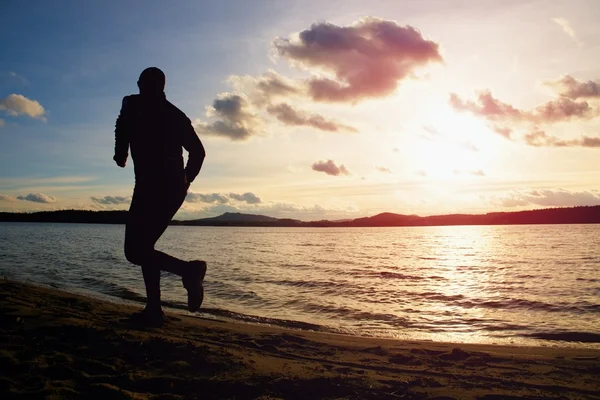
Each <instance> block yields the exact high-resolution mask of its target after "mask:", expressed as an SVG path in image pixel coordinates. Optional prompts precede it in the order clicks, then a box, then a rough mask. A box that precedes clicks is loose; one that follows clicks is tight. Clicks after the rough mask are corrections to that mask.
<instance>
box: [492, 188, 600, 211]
mask: <svg viewBox="0 0 600 400" xmlns="http://www.w3.org/2000/svg"><path fill="white" fill-rule="evenodd" d="M493 203H495V204H496V205H500V206H502V207H526V206H531V205H538V206H546V207H575V206H594V205H600V195H598V194H596V193H592V192H591V191H587V192H586V191H583V192H571V191H569V190H564V189H556V190H552V189H544V190H519V191H513V192H510V193H507V194H505V195H502V196H498V197H495V198H494V199H493Z"/></svg>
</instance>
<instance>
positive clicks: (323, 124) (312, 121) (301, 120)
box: [267, 103, 358, 132]
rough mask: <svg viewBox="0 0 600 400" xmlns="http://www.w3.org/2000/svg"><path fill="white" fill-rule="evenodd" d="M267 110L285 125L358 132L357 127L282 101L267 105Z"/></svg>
mask: <svg viewBox="0 0 600 400" xmlns="http://www.w3.org/2000/svg"><path fill="white" fill-rule="evenodd" d="M267 112H268V113H269V114H271V115H273V116H274V117H275V118H277V119H278V120H279V121H280V122H282V123H283V124H285V125H291V126H310V127H312V128H315V129H319V130H322V131H327V132H338V131H347V132H358V131H357V130H356V129H355V128H353V127H351V126H347V125H344V124H340V123H338V122H334V121H330V120H327V119H325V118H324V117H323V116H322V115H319V114H306V113H303V112H301V111H296V110H294V109H293V108H292V107H291V106H290V105H289V104H286V103H281V104H277V105H271V106H269V107H267Z"/></svg>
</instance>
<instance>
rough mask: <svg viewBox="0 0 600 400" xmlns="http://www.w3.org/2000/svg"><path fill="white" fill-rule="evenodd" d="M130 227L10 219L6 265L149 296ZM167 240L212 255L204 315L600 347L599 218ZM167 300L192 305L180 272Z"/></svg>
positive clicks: (116, 295)
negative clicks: (132, 258) (130, 250)
mask: <svg viewBox="0 0 600 400" xmlns="http://www.w3.org/2000/svg"><path fill="white" fill-rule="evenodd" d="M124 231H125V228H124V226H122V225H85V224H41V223H39V224H38V223H0V274H2V275H3V276H5V277H8V278H10V279H14V280H20V281H27V282H35V283H38V284H42V285H50V286H53V287H58V288H61V289H65V290H69V291H73V292H79V293H85V294H87V295H92V296H96V297H101V298H108V299H109V300H112V301H117V302H131V301H143V297H144V293H145V292H144V287H143V280H142V277H141V271H140V269H139V268H138V267H136V266H134V265H132V264H129V263H128V262H127V261H126V260H125V257H124V255H123V251H122V247H123V237H124ZM157 248H158V249H160V250H163V251H166V252H169V253H172V254H173V255H177V256H179V257H181V258H183V259H203V260H206V261H207V263H208V266H209V270H208V273H207V277H206V283H205V290H206V297H205V303H204V305H203V313H202V314H201V316H204V317H210V318H227V319H236V320H244V321H252V322H259V323H268V324H276V325H284V326H291V327H295V328H299V329H312V330H320V331H332V332H341V333H348V334H354V335H361V336H378V337H392V338H400V339H418V340H436V341H449V342H475V343H498V344H517V345H545V346H577V347H589V348H600V225H528V226H524V225H521V226H455V227H410V228H409V227H406V228H404V227H402V228H400V227H399V228H234V227H181V226H171V227H169V228H168V230H167V232H166V233H165V235H164V236H163V237H162V238H161V240H160V241H159V243H158V245H157ZM162 292H163V300H165V301H166V302H167V303H168V304H169V305H170V307H171V308H173V309H174V310H175V311H176V312H182V313H187V311H184V309H185V304H186V293H185V290H184V289H183V287H182V285H181V281H180V279H179V278H178V277H175V276H172V275H169V274H164V275H163V279H162Z"/></svg>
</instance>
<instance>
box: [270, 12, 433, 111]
mask: <svg viewBox="0 0 600 400" xmlns="http://www.w3.org/2000/svg"><path fill="white" fill-rule="evenodd" d="M273 45H274V48H275V51H276V52H277V53H278V54H279V55H280V56H281V57H284V58H287V59H288V60H290V61H292V62H293V63H295V64H298V65H300V66H303V67H305V68H306V69H317V70H324V71H326V72H328V73H331V74H332V75H333V76H335V79H332V78H326V77H312V78H310V79H309V80H308V92H309V94H310V96H311V97H312V98H313V100H317V101H325V102H356V101H359V100H362V99H365V98H374V97H383V96H386V95H389V94H391V93H393V92H394V90H396V88H397V86H398V83H399V81H401V80H403V79H406V78H407V77H408V76H410V74H411V73H412V72H413V71H414V70H415V69H416V68H418V67H420V66H425V65H427V64H429V63H432V62H441V61H442V56H441V55H440V53H439V49H438V44H437V43H435V42H433V41H430V40H426V39H424V38H423V36H422V35H421V33H420V32H419V31H418V30H417V29H415V28H413V27H411V26H401V25H398V24H397V23H396V22H393V21H386V20H382V19H378V18H364V19H361V20H359V21H358V22H356V23H355V24H353V25H351V26H338V25H334V24H332V23H328V22H321V23H317V24H313V25H312V26H311V27H310V29H307V30H305V31H302V32H300V34H299V35H298V37H297V38H288V39H286V38H277V39H276V40H275V41H274V43H273Z"/></svg>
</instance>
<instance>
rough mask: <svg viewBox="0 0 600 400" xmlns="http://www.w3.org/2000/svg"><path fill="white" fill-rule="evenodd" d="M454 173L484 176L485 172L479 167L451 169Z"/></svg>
mask: <svg viewBox="0 0 600 400" xmlns="http://www.w3.org/2000/svg"><path fill="white" fill-rule="evenodd" d="M452 173H453V174H454V175H473V176H485V172H483V170H481V169H477V170H458V169H455V170H453V171H452Z"/></svg>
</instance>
